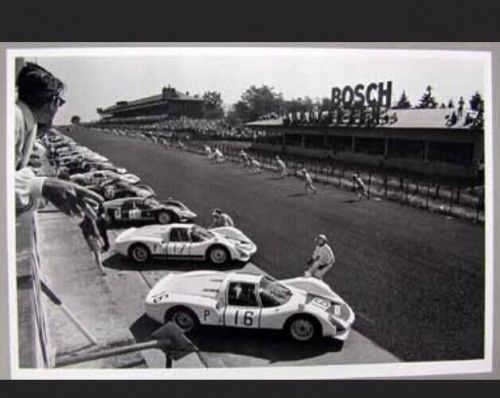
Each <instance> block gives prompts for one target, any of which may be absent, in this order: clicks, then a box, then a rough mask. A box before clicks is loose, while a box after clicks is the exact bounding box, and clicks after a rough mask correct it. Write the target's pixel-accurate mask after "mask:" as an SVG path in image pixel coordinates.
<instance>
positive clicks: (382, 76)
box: [26, 49, 485, 124]
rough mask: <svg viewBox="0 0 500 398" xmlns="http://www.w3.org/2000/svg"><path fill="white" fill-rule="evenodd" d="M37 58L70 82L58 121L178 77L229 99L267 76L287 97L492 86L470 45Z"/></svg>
mask: <svg viewBox="0 0 500 398" xmlns="http://www.w3.org/2000/svg"><path fill="white" fill-rule="evenodd" d="M26 59H28V60H35V61H36V62H38V63H39V64H41V65H42V66H44V67H46V68H47V69H49V70H50V71H51V72H53V73H54V74H55V75H56V76H58V77H59V78H61V79H62V80H63V81H64V82H65V84H66V85H67V92H66V94H65V97H66V100H67V103H66V104H65V105H64V106H63V107H62V108H61V110H60V112H59V113H58V115H57V117H56V120H55V123H56V124H64V123H68V122H69V120H70V118H71V116H73V115H79V116H80V117H81V118H82V120H83V121H88V120H92V119H96V118H97V117H98V116H97V113H96V108H98V107H103V108H104V107H107V106H110V105H112V104H114V103H116V102H117V101H119V100H133V99H137V98H141V97H144V96H149V95H156V94H159V93H160V92H161V88H162V87H163V86H167V85H169V84H170V85H171V86H172V87H175V88H176V89H177V90H179V91H182V92H189V93H190V94H192V95H194V94H200V95H202V94H203V93H204V92H205V91H208V90H210V91H212V90H215V91H219V92H220V93H221V94H222V99H223V101H224V104H225V106H226V107H228V106H229V105H230V104H232V103H234V102H236V101H238V100H239V99H240V97H241V94H242V93H243V92H244V91H245V90H246V89H247V88H248V87H250V86H251V85H257V86H260V85H263V84H267V85H269V86H271V87H274V89H275V90H276V91H277V92H281V93H282V94H283V96H284V98H285V99H291V98H297V97H305V96H309V97H311V98H313V99H314V98H316V97H319V98H322V97H330V95H331V89H332V87H334V86H336V87H343V86H345V85H352V86H354V85H356V84H358V83H363V84H365V85H367V84H368V83H371V82H386V81H388V80H391V81H392V82H393V102H394V101H396V100H397V99H398V98H399V96H400V95H401V92H402V91H403V90H405V91H406V93H407V94H408V96H409V99H410V102H411V103H412V105H414V104H416V103H417V102H418V99H419V98H420V96H421V95H422V93H423V92H424V90H425V88H426V86H427V85H428V84H430V85H431V86H432V87H434V95H435V97H436V99H437V100H438V102H440V103H441V102H447V101H448V100H449V99H450V98H453V100H454V102H455V104H456V102H457V100H458V98H459V97H460V96H464V98H465V99H466V100H468V98H470V96H471V95H472V94H473V93H474V92H475V91H479V92H480V93H481V94H484V78H485V76H484V72H485V71H484V62H483V60H482V58H481V57H479V56H477V54H474V55H473V54H472V53H464V52H433V53H429V52H426V53H425V54H423V53H420V52H417V51H412V52H408V51H407V52H398V51H390V52H387V51H384V52H381V51H376V50H375V51H369V52H366V51H361V52H360V51H356V52H352V51H351V52H350V51H347V52H346V51H344V50H339V49H319V50H318V49H316V50H307V51H304V50H302V51H297V50H290V49H288V50H284V49H281V50H279V51H273V50H272V49H266V50H251V49H245V50H241V49H239V50H228V49H225V50H223V51H221V52H217V51H215V50H210V51H209V52H205V53H203V54H201V53H200V52H194V53H189V52H187V51H185V50H183V51H181V52H180V53H178V54H176V55H172V54H170V55H168V54H167V55H157V56H151V55H139V56H129V55H127V56H123V55H119V56H117V55H114V56H102V55H100V56H81V54H78V55H77V56H75V55H70V56H56V57H52V56H51V57H48V56H36V57H32V56H31V57H30V56H28V57H26Z"/></svg>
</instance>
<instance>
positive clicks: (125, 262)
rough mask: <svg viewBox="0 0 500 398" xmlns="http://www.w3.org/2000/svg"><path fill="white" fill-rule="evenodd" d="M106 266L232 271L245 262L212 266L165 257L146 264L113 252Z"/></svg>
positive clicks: (241, 266) (149, 269) (143, 269)
mask: <svg viewBox="0 0 500 398" xmlns="http://www.w3.org/2000/svg"><path fill="white" fill-rule="evenodd" d="M103 265H104V267H105V268H111V269H115V270H118V271H158V270H163V271H183V272H186V271H200V270H214V271H230V270H235V269H240V268H243V266H244V264H243V263H238V262H232V263H229V264H227V265H225V266H217V267H214V266H211V265H209V264H207V263H206V262H204V261H192V260H184V261H182V260H165V259H152V260H150V261H148V262H147V263H144V264H139V263H136V262H135V261H133V260H131V259H130V258H128V257H125V256H122V255H121V254H113V255H111V256H110V257H108V258H107V259H106V260H104V261H103Z"/></svg>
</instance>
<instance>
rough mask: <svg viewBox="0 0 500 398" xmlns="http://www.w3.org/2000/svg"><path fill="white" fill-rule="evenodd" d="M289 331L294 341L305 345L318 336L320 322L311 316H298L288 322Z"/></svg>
mask: <svg viewBox="0 0 500 398" xmlns="http://www.w3.org/2000/svg"><path fill="white" fill-rule="evenodd" d="M287 331H288V334H289V335H290V337H291V338H292V339H294V340H295V341H298V342H301V343H304V342H308V341H312V340H314V339H315V338H316V337H317V336H318V334H319V326H318V322H317V321H316V320H315V319H314V318H312V317H310V316H297V317H295V318H293V319H291V320H290V321H289V322H288V327H287Z"/></svg>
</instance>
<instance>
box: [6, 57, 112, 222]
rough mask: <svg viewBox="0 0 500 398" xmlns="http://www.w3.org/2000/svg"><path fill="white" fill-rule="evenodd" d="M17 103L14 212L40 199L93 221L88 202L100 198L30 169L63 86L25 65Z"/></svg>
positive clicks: (44, 72) (60, 102)
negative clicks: (87, 216) (38, 140)
mask: <svg viewBox="0 0 500 398" xmlns="http://www.w3.org/2000/svg"><path fill="white" fill-rule="evenodd" d="M17 87H18V101H17V102H16V108H15V112H16V114H15V156H16V158H15V161H16V165H15V166H16V176H15V197H16V213H18V214H19V213H22V212H25V211H28V210H31V209H33V208H36V207H37V206H38V202H39V200H40V199H41V198H42V197H43V198H45V199H47V200H48V201H50V202H51V203H52V204H54V206H56V207H57V208H58V209H59V210H61V211H62V212H64V213H65V214H67V215H69V216H72V215H80V216H83V214H88V215H89V216H90V217H92V218H95V214H94V211H93V210H92V208H91V206H90V205H89V203H92V202H94V203H97V204H99V203H101V202H102V201H103V199H102V197H101V196H100V195H98V194H96V193H94V192H92V191H89V190H87V189H85V188H83V187H80V186H78V185H76V184H73V183H71V182H69V181H63V180H60V179H58V178H50V177H40V176H36V175H35V173H34V171H33V169H32V168H31V167H30V166H29V162H30V157H31V155H32V154H33V151H34V149H35V148H36V147H41V144H39V143H37V142H36V139H37V136H41V135H43V134H39V133H38V130H39V127H40V130H41V131H44V130H45V131H47V130H49V129H50V127H51V126H52V121H53V119H54V116H55V115H56V113H57V110H58V109H59V108H60V107H61V106H62V105H63V104H64V102H65V101H64V99H63V98H62V93H63V90H64V84H63V83H62V82H61V80H59V79H58V78H56V77H55V76H53V75H52V74H51V73H50V72H49V71H47V70H45V69H44V68H42V67H40V66H38V65H36V64H33V63H27V64H26V65H25V66H24V67H23V68H22V69H21V71H20V73H19V76H18V79H17Z"/></svg>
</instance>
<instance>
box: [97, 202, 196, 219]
mask: <svg viewBox="0 0 500 398" xmlns="http://www.w3.org/2000/svg"><path fill="white" fill-rule="evenodd" d="M104 211H105V214H106V218H107V220H108V223H109V224H114V223H124V222H142V223H144V222H146V223H147V224H169V223H172V222H190V221H193V220H194V219H195V218H196V213H194V212H192V211H191V210H190V209H189V208H188V207H187V206H186V205H184V204H183V203H182V202H179V201H178V200H174V199H171V198H169V199H168V200H165V201H159V200H157V199H155V198H122V199H115V200H111V201H108V202H105V203H104Z"/></svg>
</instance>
